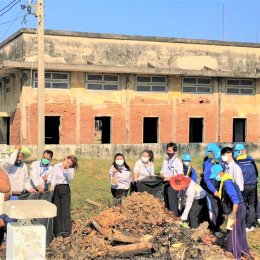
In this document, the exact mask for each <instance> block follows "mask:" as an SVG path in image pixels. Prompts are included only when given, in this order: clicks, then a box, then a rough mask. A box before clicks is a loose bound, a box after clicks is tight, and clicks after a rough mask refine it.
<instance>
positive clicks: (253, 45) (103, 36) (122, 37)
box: [0, 28, 260, 48]
mask: <svg viewBox="0 0 260 260" xmlns="http://www.w3.org/2000/svg"><path fill="white" fill-rule="evenodd" d="M23 33H27V34H35V33H36V29H31V28H21V29H20V30H19V31H17V32H15V33H14V34H13V35H11V36H10V37H8V38H7V39H5V40H4V41H3V42H2V43H0V48H1V47H3V46H4V45H6V44H8V43H9V42H11V41H13V40H14V39H15V38H17V37H19V36H20V35H21V34H23ZM45 35H54V36H69V37H82V38H84V37H85V38H97V39H116V40H130V41H131V40H132V41H150V42H168V43H186V44H203V45H219V46H236V47H251V48H260V43H250V42H228V41H218V40H203V39H185V38H174V37H159V36H138V35H125V34H109V33H89V32H75V31H62V30H48V29H45Z"/></svg>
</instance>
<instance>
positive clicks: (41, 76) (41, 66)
mask: <svg viewBox="0 0 260 260" xmlns="http://www.w3.org/2000/svg"><path fill="white" fill-rule="evenodd" d="M36 14H37V31H38V142H37V157H38V158H40V157H41V155H42V152H43V150H44V145H45V111H44V110H45V106H44V88H45V62H44V16H43V0H38V4H37V12H36Z"/></svg>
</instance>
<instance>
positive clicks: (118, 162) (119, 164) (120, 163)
mask: <svg viewBox="0 0 260 260" xmlns="http://www.w3.org/2000/svg"><path fill="white" fill-rule="evenodd" d="M124 163H125V161H124V160H116V165H118V166H122V165H124Z"/></svg>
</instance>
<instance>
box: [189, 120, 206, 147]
mask: <svg viewBox="0 0 260 260" xmlns="http://www.w3.org/2000/svg"><path fill="white" fill-rule="evenodd" d="M189 142H190V143H202V142H203V118H190V134H189Z"/></svg>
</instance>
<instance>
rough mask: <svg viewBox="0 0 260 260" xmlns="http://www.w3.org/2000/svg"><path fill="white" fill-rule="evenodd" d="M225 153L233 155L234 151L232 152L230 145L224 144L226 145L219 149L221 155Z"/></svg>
mask: <svg viewBox="0 0 260 260" xmlns="http://www.w3.org/2000/svg"><path fill="white" fill-rule="evenodd" d="M225 153H232V155H233V153H234V152H233V149H232V148H231V147H228V146H226V147H224V148H222V149H221V155H223V154H225Z"/></svg>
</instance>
